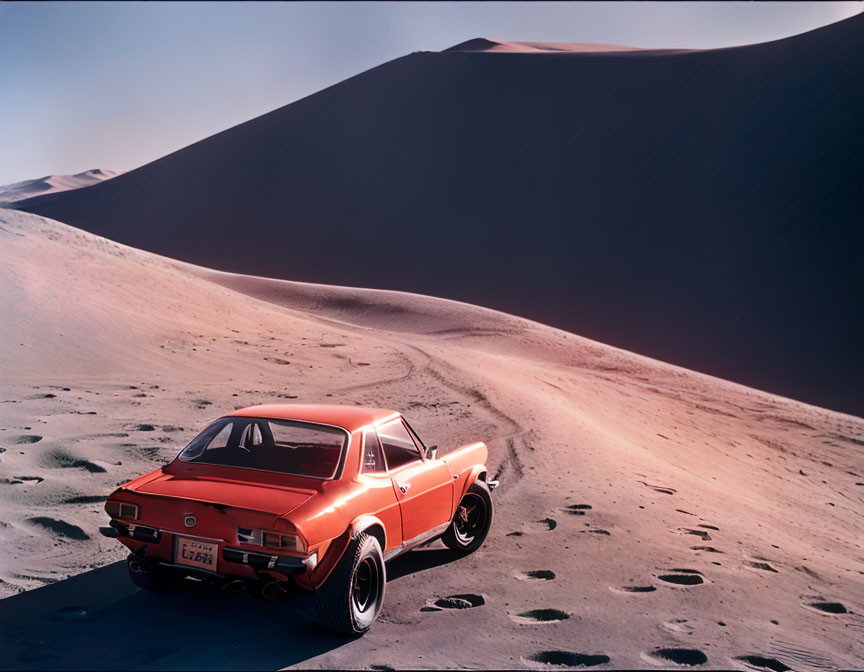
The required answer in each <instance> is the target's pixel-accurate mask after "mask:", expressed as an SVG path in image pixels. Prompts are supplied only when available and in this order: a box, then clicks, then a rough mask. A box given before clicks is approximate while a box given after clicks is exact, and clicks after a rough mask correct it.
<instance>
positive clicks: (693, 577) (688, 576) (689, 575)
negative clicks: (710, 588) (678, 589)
mask: <svg viewBox="0 0 864 672" xmlns="http://www.w3.org/2000/svg"><path fill="white" fill-rule="evenodd" d="M657 578H658V579H659V580H660V581H663V582H664V583H671V584H673V585H675V586H698V585H700V584H703V583H705V575H704V574H702V572H700V571H697V570H695V569H679V568H676V569H670V570H669V571H668V573H666V574H660V575H659V576H658V577H657Z"/></svg>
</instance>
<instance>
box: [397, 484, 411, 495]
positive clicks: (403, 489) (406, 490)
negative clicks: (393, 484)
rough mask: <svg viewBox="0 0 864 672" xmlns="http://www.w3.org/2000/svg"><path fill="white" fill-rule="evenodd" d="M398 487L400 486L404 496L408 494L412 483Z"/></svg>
mask: <svg viewBox="0 0 864 672" xmlns="http://www.w3.org/2000/svg"><path fill="white" fill-rule="evenodd" d="M397 485H398V486H399V490H400V491H401V492H402V494H403V495H404V494H405V493H406V492H408V488H410V487H411V484H410V483H398V484H397Z"/></svg>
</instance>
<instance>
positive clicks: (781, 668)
mask: <svg viewBox="0 0 864 672" xmlns="http://www.w3.org/2000/svg"><path fill="white" fill-rule="evenodd" d="M735 660H740V661H741V662H743V663H747V665H749V666H750V667H755V668H756V669H757V670H771V672H787V671H791V670H792V668H791V667H789V666H788V665H784V664H783V663H781V662H780V661H779V660H777V659H776V658H768V657H766V656H735Z"/></svg>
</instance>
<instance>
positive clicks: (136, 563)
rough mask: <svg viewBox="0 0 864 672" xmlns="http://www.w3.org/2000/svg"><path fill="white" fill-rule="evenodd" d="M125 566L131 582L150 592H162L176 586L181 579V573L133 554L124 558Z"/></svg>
mask: <svg viewBox="0 0 864 672" xmlns="http://www.w3.org/2000/svg"><path fill="white" fill-rule="evenodd" d="M126 567H127V568H128V569H129V578H131V579H132V583H134V584H135V585H136V586H138V587H139V588H141V589H142V590H148V591H150V592H151V593H164V592H165V591H168V590H171V589H172V588H176V587H177V586H178V585H180V582H181V581H183V575H182V574H180V573H179V572H176V571H174V570H171V569H166V568H165V567H160V566H159V565H156V564H153V563H150V562H147V561H146V560H144V559H143V558H139V557H137V556H134V555H130V556H129V557H128V558H126Z"/></svg>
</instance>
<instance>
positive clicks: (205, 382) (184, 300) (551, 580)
mask: <svg viewBox="0 0 864 672" xmlns="http://www.w3.org/2000/svg"><path fill="white" fill-rule="evenodd" d="M0 239H2V245H0V297H2V299H0V301H2V303H0V314H2V315H3V316H4V320H3V321H2V323H0V372H2V378H0V402H2V403H0V446H2V454H0V510H2V516H0V518H2V523H0V581H2V582H0V591H2V594H3V595H5V596H6V597H5V599H3V600H0V650H2V651H3V655H2V657H0V668H35V669H49V668H69V667H76V666H77V667H87V668H110V669H118V668H129V667H142V668H148V669H189V668H194V669H202V668H212V669H233V668H245V669H261V670H265V669H275V668H279V667H285V666H291V665H297V666H299V667H313V668H349V669H363V668H370V666H378V667H377V668H375V669H385V668H383V667H382V666H384V665H390V666H392V667H409V668H534V667H540V666H542V665H543V662H542V661H548V662H549V663H553V664H555V663H563V664H570V665H575V664H580V663H590V664H598V665H599V666H600V667H618V668H620V667H627V668H633V667H636V668H650V667H653V666H658V665H661V666H665V667H670V666H673V662H670V659H668V658H663V657H662V652H661V653H658V651H660V650H662V649H672V650H678V649H685V650H689V651H690V653H683V654H682V653H680V652H678V653H676V652H675V651H673V652H672V653H668V652H667V654H666V655H671V656H673V657H675V656H683V658H677V659H680V660H690V661H692V662H699V661H701V660H703V656H704V660H705V661H706V662H704V663H703V665H704V666H705V667H714V668H717V667H721V668H729V667H732V668H740V669H766V668H765V665H773V664H774V663H772V662H771V661H770V660H769V661H768V662H766V661H765V660H762V659H772V660H775V661H779V662H781V663H782V664H784V665H787V666H788V667H790V668H792V669H795V670H814V671H815V670H828V669H833V668H837V667H841V668H860V667H862V666H864V647H862V643H861V640H862V627H864V618H862V614H864V589H862V586H864V576H862V575H864V549H862V534H861V530H862V513H864V464H862V459H861V455H862V452H861V451H862V446H864V421H862V420H861V419H860V418H855V417H852V416H849V415H843V414H839V413H835V412H832V411H827V410H823V409H820V408H817V407H814V406H808V405H805V404H802V403H798V402H795V401H790V400H788V399H783V398H780V397H777V396H772V395H769V394H766V393H763V392H758V391H755V390H753V389H749V388H745V387H742V386H739V385H736V384H732V383H729V382H725V381H722V380H719V379H716V378H711V377H707V376H704V375H701V374H697V373H693V372H690V371H687V370H684V369H682V368H678V367H675V366H671V365H668V364H664V363H661V362H658V361H654V360H651V359H647V358H645V357H641V356H636V355H633V354H630V353H628V352H625V351H622V350H618V349H615V348H612V347H609V346H606V345H602V344H599V343H597V342H594V341H590V340H587V339H584V338H580V337H578V336H575V335H572V334H568V333H565V332H563V331H559V330H556V329H552V328H549V327H546V326H542V325H540V324H537V323H533V322H529V321H526V320H523V319H519V318H514V317H512V316H508V315H505V314H502V313H497V312H495V311H491V310H486V309H482V308H477V307H473V306H469V305H467V304H460V303H455V302H451V301H445V300H441V299H433V298H429V297H423V296H417V295H411V294H405V293H399V292H381V291H371V290H351V289H342V288H336V287H327V286H323V285H306V284H301V283H293V282H284V281H271V280H265V279H261V278H252V277H245V276H236V275H231V274H226V273H220V272H214V271H209V270H207V269H203V268H200V267H194V266H190V265H187V264H184V263H181V262H175V261H171V260H168V259H165V258H161V257H157V256H155V255H153V254H150V253H147V252H141V251H137V250H134V249H131V248H128V247H125V246H123V245H120V244H117V243H114V242H110V241H108V240H105V239H103V238H99V237H96V236H94V235H91V234H89V233H84V232H82V231H79V230H76V229H73V228H70V227H68V226H66V225H63V224H60V223H58V222H54V221H51V220H48V219H43V218H41V217H38V216H35V215H30V214H27V213H20V212H14V211H9V210H0ZM286 399H288V400H290V399H296V400H297V401H298V402H328V403H344V404H364V405H375V406H383V407H392V408H397V409H400V410H402V411H404V412H405V414H406V416H407V417H408V418H409V419H410V421H411V422H412V424H413V425H414V426H415V427H416V428H417V430H418V432H419V433H420V434H421V436H423V437H424V438H425V439H426V441H427V442H428V443H437V444H438V445H439V446H441V448H442V450H443V451H446V450H449V449H452V448H454V447H456V446H458V445H460V444H461V443H463V442H466V441H469V440H477V439H480V440H484V441H486V442H487V443H488V444H489V447H490V465H489V466H490V471H491V473H492V474H493V475H495V476H496V477H497V478H499V479H500V482H501V486H500V488H499V489H498V490H496V491H495V492H494V493H493V494H494V499H495V503H496V519H495V522H494V526H493V529H492V531H491V533H490V536H489V539H488V541H487V543H486V544H485V546H484V547H483V548H482V549H481V550H480V551H479V552H477V553H475V554H474V555H472V556H469V557H467V558H464V559H454V558H453V557H452V556H451V555H450V554H449V552H448V551H446V550H445V549H443V547H441V546H439V545H437V544H436V545H434V546H432V547H429V548H428V549H424V550H420V551H416V552H412V553H409V554H407V555H406V556H404V557H403V558H402V559H398V560H396V561H394V562H393V563H391V565H390V567H389V570H388V571H389V576H390V582H389V583H388V587H387V595H386V605H385V608H384V610H383V612H382V614H381V617H380V619H379V622H378V623H376V625H375V626H374V628H373V629H372V631H371V632H370V633H369V634H368V635H367V636H365V637H363V638H362V639H360V640H357V641H350V640H344V639H341V638H338V637H333V636H330V635H328V634H326V633H323V632H322V631H320V630H319V629H318V626H317V625H316V623H315V619H314V610H313V609H312V604H311V600H310V599H309V597H308V596H305V595H300V596H297V597H295V598H292V599H287V600H283V601H277V602H266V601H263V600H256V599H254V598H252V597H249V596H245V595H243V596H228V595H224V594H222V593H221V592H218V591H216V590H213V589H211V588H209V587H207V586H203V585H201V584H195V583H190V584H189V585H188V586H186V587H185V588H183V590H182V591H181V592H180V593H179V594H176V595H169V596H154V595H150V594H145V593H142V592H141V591H138V590H136V589H134V588H133V586H132V584H131V583H130V582H129V581H128V579H127V577H126V576H125V566H124V565H123V564H122V563H120V562H119V561H121V560H122V559H123V557H124V553H123V549H122V547H121V546H120V545H119V544H118V543H116V542H114V541H110V540H107V539H104V538H102V537H100V536H99V535H98V532H97V531H96V528H97V526H98V525H100V524H103V522H104V521H105V520H106V517H105V515H104V513H103V512H102V510H101V507H102V503H101V502H102V499H103V498H104V496H105V495H106V494H107V493H108V492H110V491H111V490H112V488H113V487H114V486H115V485H116V484H118V483H121V482H123V481H124V480H126V479H128V478H131V477H133V476H135V475H138V474H140V473H142V472H144V471H146V470H149V469H152V468H155V467H157V466H158V465H160V464H161V463H163V462H165V461H166V460H168V459H170V458H171V457H173V456H174V455H175V454H176V453H177V451H178V450H179V449H180V448H181V447H182V446H183V445H184V443H185V442H186V441H187V440H189V439H190V438H191V437H192V436H193V435H194V434H195V433H196V432H197V431H198V430H199V429H201V428H202V427H203V426H204V425H205V424H206V423H207V422H208V421H209V420H210V419H212V418H214V417H216V416H218V415H219V414H220V413H223V412H225V411H228V410H231V409H233V408H235V407H239V406H246V405H249V404H254V403H260V402H270V401H281V400H286ZM67 577H72V578H67ZM453 595H463V596H465V595H467V596H469V598H468V599H467V604H476V605H477V606H473V607H471V608H465V609H447V608H445V609H441V608H438V607H436V606H435V602H436V601H437V600H439V599H441V598H447V597H448V596H453ZM477 596H479V598H482V600H481V599H479V598H478V597H477ZM481 602H482V603H481ZM456 603H457V604H463V605H464V604H466V602H458V601H457V602H456ZM444 604H448V603H447V602H446V601H445V603H444ZM449 604H452V602H450V603H449ZM826 605H827V606H826ZM538 610H539V611H538ZM583 655H584V656H589V657H587V658H584V657H580V656H583ZM741 656H759V657H761V658H762V659H756V658H751V659H750V660H751V662H755V663H758V664H759V665H762V667H758V666H757V667H755V668H754V667H752V666H750V667H748V663H746V662H745V661H744V660H741V659H740V658H739V657H741ZM607 657H608V659H607ZM773 669H782V668H777V667H774V668H773Z"/></svg>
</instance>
